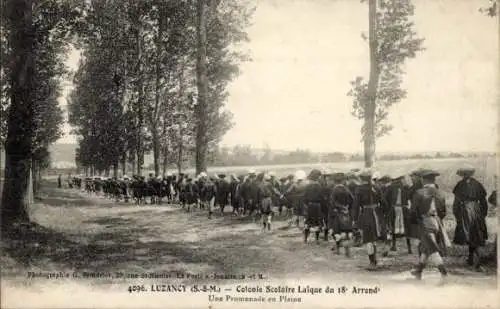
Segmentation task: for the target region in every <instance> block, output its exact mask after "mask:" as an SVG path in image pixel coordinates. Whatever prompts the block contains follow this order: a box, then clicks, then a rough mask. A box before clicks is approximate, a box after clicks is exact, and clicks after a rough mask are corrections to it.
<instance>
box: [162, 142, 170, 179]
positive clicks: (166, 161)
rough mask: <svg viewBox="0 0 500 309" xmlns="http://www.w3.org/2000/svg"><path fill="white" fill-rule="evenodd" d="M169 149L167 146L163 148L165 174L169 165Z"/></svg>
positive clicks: (163, 169)
mask: <svg viewBox="0 0 500 309" xmlns="http://www.w3.org/2000/svg"><path fill="white" fill-rule="evenodd" d="M168 155H169V154H168V149H167V147H164V148H163V168H162V171H163V175H164V176H165V175H166V174H167V166H168Z"/></svg>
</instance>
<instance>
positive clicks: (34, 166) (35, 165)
mask: <svg viewBox="0 0 500 309" xmlns="http://www.w3.org/2000/svg"><path fill="white" fill-rule="evenodd" d="M39 169H40V164H38V163H37V162H36V160H31V176H32V177H31V180H32V188H33V195H36V192H37V190H38V178H37V177H36V175H38V170H39Z"/></svg>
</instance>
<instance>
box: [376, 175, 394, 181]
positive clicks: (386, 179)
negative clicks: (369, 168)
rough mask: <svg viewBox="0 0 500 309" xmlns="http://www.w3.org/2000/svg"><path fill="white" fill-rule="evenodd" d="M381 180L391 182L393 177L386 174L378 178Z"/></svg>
mask: <svg viewBox="0 0 500 309" xmlns="http://www.w3.org/2000/svg"><path fill="white" fill-rule="evenodd" d="M378 180H379V181H380V182H391V181H392V177H391V175H389V174H384V175H383V176H382V177H380V178H379V179H378Z"/></svg>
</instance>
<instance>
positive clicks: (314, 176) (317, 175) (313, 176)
mask: <svg viewBox="0 0 500 309" xmlns="http://www.w3.org/2000/svg"><path fill="white" fill-rule="evenodd" d="M321 175H322V174H321V171H320V170H318V169H313V170H312V171H311V172H310V173H309V175H308V176H307V178H308V179H311V180H317V179H318V178H320V177H321Z"/></svg>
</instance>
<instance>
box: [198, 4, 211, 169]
mask: <svg viewBox="0 0 500 309" xmlns="http://www.w3.org/2000/svg"><path fill="white" fill-rule="evenodd" d="M197 17H198V18H197V24H196V28H197V29H196V30H197V31H196V32H197V54H196V56H197V57H196V85H197V89H198V102H197V104H196V109H195V115H196V124H197V126H196V154H195V160H196V174H199V173H201V172H206V170H207V162H206V153H207V138H206V131H207V130H206V126H207V113H206V111H207V95H208V80H207V31H206V19H207V6H206V1H205V0H197Z"/></svg>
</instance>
